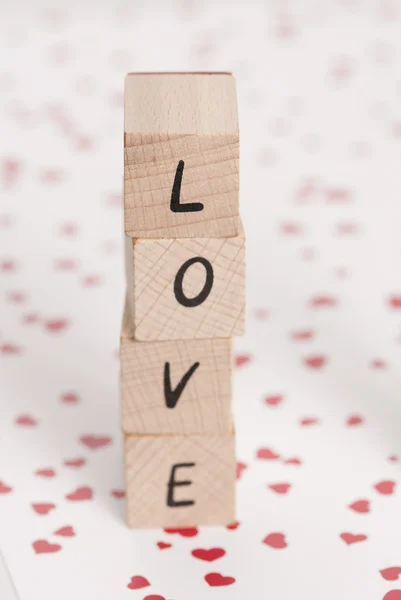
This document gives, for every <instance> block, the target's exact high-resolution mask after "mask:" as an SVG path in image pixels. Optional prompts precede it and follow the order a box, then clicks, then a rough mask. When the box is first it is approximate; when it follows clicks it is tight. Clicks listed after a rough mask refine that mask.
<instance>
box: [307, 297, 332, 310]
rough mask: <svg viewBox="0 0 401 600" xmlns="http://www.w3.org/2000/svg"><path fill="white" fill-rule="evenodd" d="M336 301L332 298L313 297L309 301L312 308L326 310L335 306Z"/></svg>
mask: <svg viewBox="0 0 401 600" xmlns="http://www.w3.org/2000/svg"><path fill="white" fill-rule="evenodd" d="M337 304H338V301H337V299H336V298H334V297H333V296H315V297H314V298H312V299H311V301H310V305H311V306H312V307H313V308H326V307H334V306H337Z"/></svg>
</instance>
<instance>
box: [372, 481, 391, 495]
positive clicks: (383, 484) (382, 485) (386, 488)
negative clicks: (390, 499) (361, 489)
mask: <svg viewBox="0 0 401 600" xmlns="http://www.w3.org/2000/svg"><path fill="white" fill-rule="evenodd" d="M395 486H396V483H395V481H390V480H387V481H379V483H376V484H375V485H374V486H373V487H374V488H375V490H377V491H378V492H379V494H384V495H385V496H390V495H391V494H393V493H394V491H395Z"/></svg>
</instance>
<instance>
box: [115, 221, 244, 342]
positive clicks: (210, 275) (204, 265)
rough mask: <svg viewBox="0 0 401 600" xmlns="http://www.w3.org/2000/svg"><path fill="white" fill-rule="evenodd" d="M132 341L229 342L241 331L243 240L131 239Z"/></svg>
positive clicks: (239, 237)
mask: <svg viewBox="0 0 401 600" xmlns="http://www.w3.org/2000/svg"><path fill="white" fill-rule="evenodd" d="M127 240H128V241H127V246H128V248H127V264H128V267H130V268H128V271H129V277H128V297H129V302H130V307H131V311H132V315H133V322H134V336H135V339H137V340H141V341H152V340H178V339H198V338H203V339H205V338H216V337H231V336H234V335H242V334H243V333H244V327H245V238H244V236H243V233H241V235H238V236H236V237H232V238H227V239H219V238H209V239H202V238H194V239H185V238H184V239H176V240H131V239H130V238H127Z"/></svg>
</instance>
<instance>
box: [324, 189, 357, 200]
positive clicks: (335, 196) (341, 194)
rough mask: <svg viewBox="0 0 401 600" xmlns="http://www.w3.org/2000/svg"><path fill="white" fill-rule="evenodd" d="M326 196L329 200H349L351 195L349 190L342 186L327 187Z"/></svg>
mask: <svg viewBox="0 0 401 600" xmlns="http://www.w3.org/2000/svg"><path fill="white" fill-rule="evenodd" d="M326 198H327V200H328V201H329V202H349V201H350V200H351V198H352V195H351V192H350V191H349V190H346V189H344V188H328V189H327V190H326Z"/></svg>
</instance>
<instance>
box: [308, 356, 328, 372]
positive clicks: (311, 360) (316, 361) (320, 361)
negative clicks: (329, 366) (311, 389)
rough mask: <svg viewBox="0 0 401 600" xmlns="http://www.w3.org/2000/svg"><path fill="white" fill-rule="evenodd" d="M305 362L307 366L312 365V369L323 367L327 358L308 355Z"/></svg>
mask: <svg viewBox="0 0 401 600" xmlns="http://www.w3.org/2000/svg"><path fill="white" fill-rule="evenodd" d="M304 363H305V365H306V366H307V367H310V368H311V369H321V368H322V367H324V366H325V364H326V358H325V357H324V356H320V355H316V356H307V357H306V358H304Z"/></svg>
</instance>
